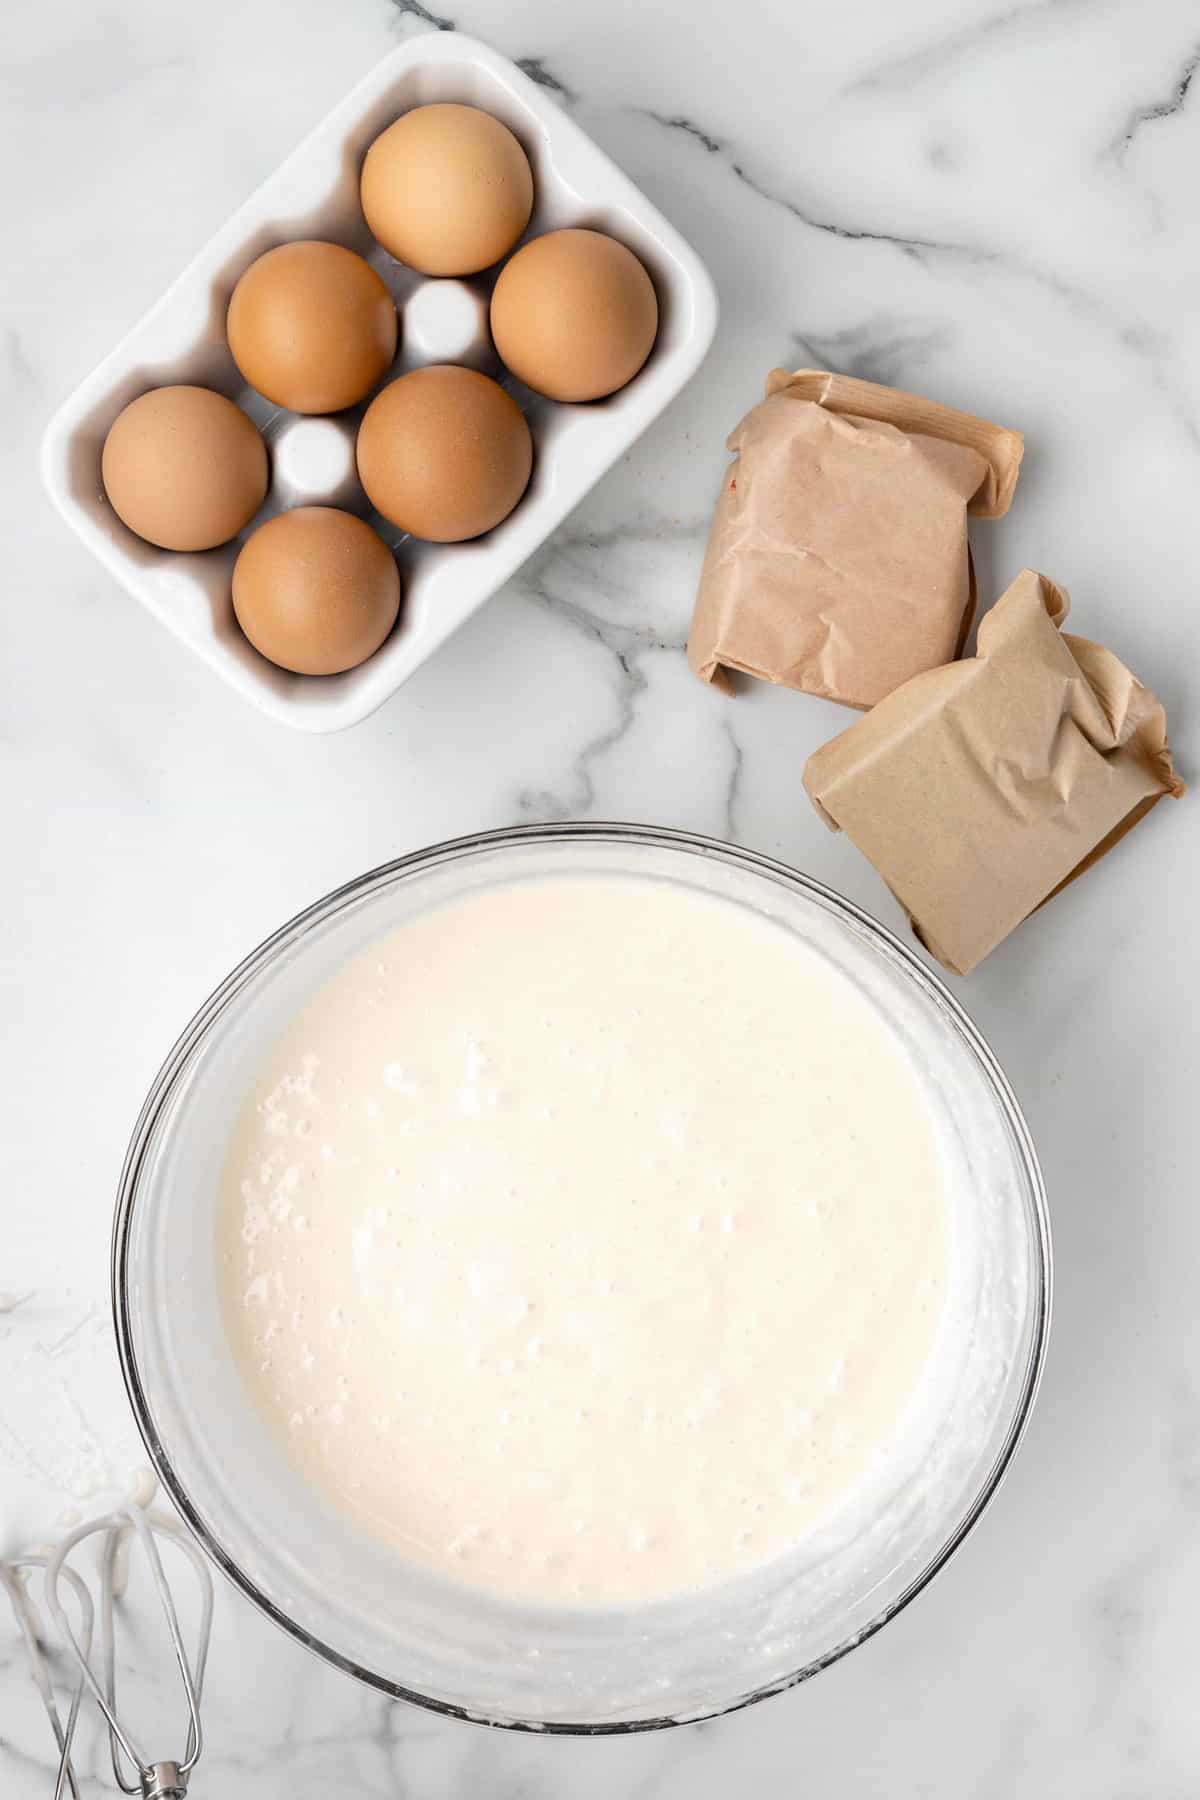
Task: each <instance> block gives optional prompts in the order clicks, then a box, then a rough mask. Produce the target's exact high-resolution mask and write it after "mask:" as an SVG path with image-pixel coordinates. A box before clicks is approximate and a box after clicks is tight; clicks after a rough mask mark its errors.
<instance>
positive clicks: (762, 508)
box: [688, 369, 1023, 707]
mask: <svg viewBox="0 0 1200 1800" xmlns="http://www.w3.org/2000/svg"><path fill="white" fill-rule="evenodd" d="M728 448H729V449H730V450H732V451H733V452H734V454H735V456H736V458H737V460H736V462H734V464H733V465H732V467H731V468H730V470H729V471H728V473H727V475H726V478H725V484H724V487H723V488H722V490H721V496H720V499H719V500H718V501H717V508H716V513H715V514H714V517H713V523H712V530H711V532H710V534H709V540H708V551H707V554H706V556H705V559H704V568H703V571H702V573H701V576H700V591H699V593H698V595H697V598H696V611H695V616H694V618H693V621H692V630H691V636H690V638H689V640H688V661H689V662H690V663H691V666H692V668H693V669H694V670H695V672H696V674H697V675H699V676H700V678H701V680H703V681H710V682H712V684H713V685H714V686H715V687H718V688H721V689H723V690H724V691H725V692H727V693H731V692H732V691H733V689H732V683H731V682H730V679H729V675H728V673H727V671H728V670H730V669H740V670H742V671H743V672H744V673H746V674H748V675H757V676H760V677H761V678H762V679H763V680H765V681H774V682H778V683H779V684H780V685H782V686H783V687H790V688H801V689H803V690H804V691H805V692H806V693H809V694H821V695H824V697H825V698H826V699H829V700H841V701H843V702H844V703H845V704H846V705H847V706H859V707H866V706H873V705H874V703H875V702H876V701H877V700H881V699H882V698H883V696H884V695H885V694H889V693H891V691H892V689H893V688H895V687H899V685H900V683H901V682H903V681H907V680H908V679H909V677H910V676H912V675H917V674H920V672H921V671H922V670H923V669H934V668H937V667H938V665H939V664H941V663H946V662H950V661H951V660H952V659H953V658H954V657H955V656H957V655H958V654H959V652H960V651H961V649H962V647H963V644H964V642H965V640H966V635H967V632H968V630H969V629H970V625H971V617H972V614H973V612H974V582H973V577H972V573H971V566H970V555H969V551H968V548H967V514H968V513H972V514H974V515H975V517H977V518H982V519H998V518H1000V516H1001V515H1002V514H1003V513H1006V512H1007V511H1008V507H1009V502H1010V501H1011V500H1012V495H1013V489H1014V488H1015V486H1016V483H1017V471H1018V469H1019V468H1020V464H1021V452H1022V449H1023V441H1022V439H1021V437H1020V435H1019V434H1018V433H1017V432H1015V431H1004V430H1002V429H1001V427H1000V426H999V425H989V424H988V423H987V421H986V420H984V419H975V418H972V417H971V415H970V414H969V413H961V412H955V411H954V410H953V409H952V408H951V407H948V406H938V405H936V404H935V403H934V402H933V401H931V400H920V399H918V398H917V397H916V395H914V394H904V393H901V392H900V391H899V390H898V389H896V388H886V387H877V386H876V385H875V383H874V382H871V381H856V380H853V379H852V378H851V377H849V376H846V375H828V374H823V373H821V372H820V371H819V370H815V369H798V370H797V371H796V372H795V374H789V373H788V371H787V370H786V369H776V370H774V371H773V372H772V373H771V375H769V376H768V378H767V397H766V399H765V400H763V401H761V402H760V404H759V405H758V406H756V407H754V408H753V410H752V411H750V412H748V413H747V414H746V417H745V418H744V419H743V420H742V422H741V424H740V425H738V426H737V428H736V430H735V431H734V432H733V433H732V434H731V436H730V438H729V440H728Z"/></svg>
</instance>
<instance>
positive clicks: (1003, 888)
mask: <svg viewBox="0 0 1200 1800" xmlns="http://www.w3.org/2000/svg"><path fill="white" fill-rule="evenodd" d="M1067 605H1068V601H1067V596H1066V594H1065V593H1064V592H1063V591H1062V589H1061V588H1058V587H1056V586H1055V585H1054V583H1053V582H1052V581H1048V580H1047V579H1046V577H1045V576H1044V575H1037V574H1034V572H1033V571H1032V570H1031V569H1026V570H1025V571H1024V572H1023V573H1022V574H1021V575H1018V577H1017V579H1016V580H1015V581H1014V582H1013V584H1012V586H1011V587H1010V588H1009V589H1008V592H1007V593H1006V594H1004V595H1003V596H1002V598H1001V599H999V600H998V601H997V602H996V604H995V606H994V607H993V608H992V610H991V612H990V613H989V614H988V615H987V617H986V618H985V619H984V621H983V623H982V625H981V626H980V627H979V653H978V655H977V656H974V657H971V658H969V659H968V660H967V661H965V662H958V663H952V664H951V665H950V666H949V667H948V668H944V669H936V670H934V671H933V672H932V673H931V674H927V675H919V676H917V677H916V679H915V680H913V681H910V682H908V683H907V685H906V686H904V687H902V688H898V689H897V690H896V692H895V693H893V694H891V695H889V697H888V698H887V699H886V700H882V701H880V703H879V705H878V706H877V707H876V708H875V709H874V711H873V712H870V713H868V714H867V716H866V718H865V719H861V720H860V721H859V723H858V724H857V725H852V726H851V728H850V730H849V731H844V732H843V733H842V734H841V736H840V737H836V738H834V739H833V741H832V743H829V744H826V745H825V746H824V748H823V749H821V750H818V751H817V752H816V754H815V755H813V756H811V757H810V758H809V761H808V766H807V768H806V769H805V771H804V785H805V787H806V788H807V789H808V792H809V795H810V797H811V798H812V800H813V802H814V804H815V805H816V807H817V810H818V812H820V813H821V814H822V815H823V816H824V818H825V819H826V821H827V822H828V823H829V824H830V825H832V826H833V827H834V829H835V830H836V829H838V828H839V827H840V829H841V830H842V831H844V832H845V833H846V835H847V836H848V837H850V838H852V839H853V841H854V843H855V844H856V845H857V846H858V848H859V849H860V850H861V851H862V852H863V855H864V856H866V857H867V858H868V859H869V860H870V861H871V862H872V863H873V864H874V865H875V867H876V869H877V870H878V871H879V873H880V874H881V875H882V876H883V879H884V880H885V881H886V882H887V884H888V886H889V887H890V888H891V890H892V892H893V893H894V894H895V896H896V898H897V899H898V900H899V902H900V904H901V906H903V907H904V909H905V911H906V912H907V913H908V916H909V918H910V919H911V920H912V924H913V928H914V930H915V931H916V933H917V936H918V937H919V938H920V939H921V940H922V942H923V943H924V944H925V945H926V946H927V948H928V949H930V950H931V951H932V952H933V954H934V955H935V956H936V957H937V959H938V961H939V962H942V963H944V964H945V965H946V967H947V968H948V969H952V970H953V971H954V972H955V973H956V974H958V975H965V974H967V973H968V972H969V971H970V970H971V969H973V968H974V967H975V966H976V964H977V963H979V962H981V961H982V960H983V958H984V957H985V956H986V955H987V954H988V952H989V950H993V949H994V948H995V946H996V945H997V944H998V943H999V942H1000V940H1001V939H1002V938H1004V937H1007V935H1008V933H1009V932H1010V931H1011V930H1012V929H1013V927H1014V926H1015V925H1019V924H1020V922H1021V920H1022V919H1024V918H1026V917H1028V915H1029V914H1030V913H1031V912H1033V911H1034V910H1035V908H1037V907H1038V906H1040V905H1041V904H1042V902H1043V901H1045V900H1048V899H1049V898H1050V896H1051V895H1052V894H1055V893H1057V892H1058V890H1059V889H1060V888H1062V887H1065V886H1066V884H1067V883H1068V882H1069V881H1073V880H1074V878H1075V877H1076V876H1077V875H1082V874H1083V872H1084V870H1085V869H1088V868H1090V867H1091V865H1092V864H1093V863H1094V862H1097V861H1099V859H1100V857H1102V856H1103V855H1104V854H1105V853H1106V851H1108V850H1111V849H1112V847H1113V845H1114V844H1115V843H1116V842H1117V840H1118V839H1119V838H1121V837H1123V836H1124V835H1125V833H1126V832H1127V831H1129V830H1131V829H1132V827H1133V826H1134V825H1136V824H1137V822H1138V820H1139V819H1141V818H1144V817H1145V815H1146V813H1148V812H1149V810H1150V808H1151V807H1152V806H1153V805H1154V804H1155V802H1156V801H1158V800H1161V799H1162V797H1163V795H1164V794H1171V795H1174V796H1175V797H1178V796H1179V795H1181V794H1182V793H1183V791H1184V788H1183V783H1182V782H1181V781H1180V780H1179V779H1178V777H1177V776H1176V775H1175V772H1174V770H1173V768H1172V766H1171V751H1170V746H1169V745H1168V743H1167V722H1166V717H1165V715H1164V713H1163V709H1162V707H1161V706H1160V705H1159V703H1158V701H1157V700H1156V699H1155V698H1154V695H1153V694H1152V693H1150V692H1149V691H1148V690H1147V689H1146V688H1144V687H1143V686H1142V685H1141V683H1140V682H1139V681H1137V680H1135V678H1134V677H1133V676H1132V675H1131V674H1130V672H1129V670H1128V669H1127V668H1126V667H1125V665H1124V663H1122V662H1120V661H1118V659H1117V658H1116V657H1115V656H1114V655H1113V653H1112V651H1111V650H1106V649H1104V647H1103V646H1102V645H1100V644H1093V643H1089V641H1088V640H1087V638H1077V637H1071V636H1068V635H1067V634H1065V633H1060V631H1059V626H1060V625H1061V623H1062V621H1063V619H1064V618H1065V617H1066V612H1067Z"/></svg>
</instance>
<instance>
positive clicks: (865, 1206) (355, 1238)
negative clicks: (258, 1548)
mask: <svg viewBox="0 0 1200 1800" xmlns="http://www.w3.org/2000/svg"><path fill="white" fill-rule="evenodd" d="M946 1210H947V1209H946V1202H945V1198H944V1193H943V1175H942V1168H941V1159H940V1153H939V1147H938V1143H937V1137H936V1131H935V1125H934V1121H933V1117H932V1114H931V1112H930V1110H929V1107H928V1105H927V1102H926V1099H925V1096H924V1094H923V1092H922V1089H921V1086H920V1083H919V1081H918V1079H917V1077H916V1076H915V1074H914V1073H913V1072H912V1070H911V1068H910V1067H909V1063H908V1061H907V1059H906V1056H905V1053H904V1051H903V1049H902V1047H901V1046H900V1044H899V1043H898V1041H897V1040H896V1039H895V1038H894V1037H893V1036H892V1034H891V1032H890V1030H889V1028H888V1027H887V1026H886V1025H885V1024H884V1023H883V1021H882V1020H881V1019H880V1018H879V1017H878V1015H877V1014H876V1013H875V1012H874V1010H873V1009H872V1008H871V1007H870V1005H869V1004H868V1002H867V1001H866V1000H865V999H864V998H863V997H862V996H861V995H860V994H859V993H858V991H857V990H856V989H855V988H854V987H853V985H852V984H851V983H850V982H849V981H848V980H847V979H846V978H845V977H844V976H843V975H841V974H840V973H839V972H838V971H837V970H836V969H834V968H833V967H832V966H831V965H830V964H828V963H827V962H826V961H825V960H824V959H823V958H821V957H820V956H818V955H817V954H816V953H815V952H814V951H811V950H809V949H807V948H806V947H805V946H804V945H803V944H801V943H800V942H799V941H798V940H797V939H796V938H795V937H794V936H793V935H792V934H790V933H789V932H787V931H785V930H784V928H782V927H781V926H777V925H774V924H772V923H770V922H769V921H768V920H766V919H764V918H762V917H760V916H759V915H758V914H756V913H754V912H751V911H750V910H748V909H746V908H744V907H741V906H739V905H736V904H734V903H733V902H729V901H724V900H718V899H714V898H711V897H708V896H706V895H702V894H698V893H696V892H695V891H693V890H690V889H686V888H683V887H679V886H675V885H673V884H668V883H666V882H658V881H652V880H646V879H640V878H627V877H621V876H596V877H564V878H561V879H538V880H530V881H525V882H515V883H512V884H509V885H506V886H502V887H496V888H492V889H490V890H488V891H486V892H481V893H478V894H476V895H473V896H470V897H468V898H466V899H463V900H459V901H456V902H454V903H452V904H449V905H446V906H443V907H441V908H439V909H436V910H434V911H431V912H429V913H427V914H425V915H424V916H423V917H421V918H420V919H418V920H416V921H415V922H413V923H409V924H406V925H404V926H402V927H401V928H400V929H399V930H398V931H396V932H395V933H394V934H393V935H392V936H390V937H388V938H385V939H382V940H380V942H379V943H377V944H376V945H375V946H373V947H372V948H371V949H370V950H369V951H368V952H367V953H365V954H363V955H361V956H360V957H358V958H357V959H356V960H354V961H352V962H351V963H349V964H348V965H347V966H346V967H345V968H344V969H343V970H341V971H340V973H339V974H337V975H336V977H335V978H334V979H333V980H332V981H331V982H330V983H329V984H328V985H327V986H326V987H325V988H324V989H323V990H322V991H321V992H320V993H319V994H318V995H317V997H316V998H315V1000H314V1001H313V1002H312V1003H311V1004H310V1005H309V1006H308V1007H307V1009H306V1010H304V1011H303V1012H302V1013H301V1014H300V1015H299V1016H298V1017H297V1018H296V1019H295V1020H294V1021H293V1022H292V1024H291V1025H290V1027H289V1028H288V1030H287V1031H286V1032H285V1034H284V1036H283V1038H282V1040H281V1041H280V1042H279V1044H278V1045H277V1046H276V1048H275V1050H274V1051H273V1053H272V1055H271V1057H270V1059H269V1060H268V1062H267V1064H266V1066H265V1067H264V1068H263V1070H262V1071H261V1073H260V1075H259V1077H258V1078H257V1080H256V1082H255V1084H254V1088H253V1091H252V1093H251V1094H250V1095H249V1096H248V1099H247V1103H246V1106H245V1109H244V1113H243V1116H242V1119H241V1122H240V1124H239V1127H238V1130H237V1133H236V1135H235V1138H234V1141H233V1144H232V1146H231V1150H230V1154H229V1159H228V1162H227V1166H226V1173H225V1180H224V1191H223V1194H222V1199H221V1211H220V1222H219V1227H218V1239H219V1241H218V1246H217V1249H218V1257H219V1262H220V1271H221V1282H222V1289H223V1297H224V1306H225V1315H226V1321H227V1326H228V1330H229V1333H230V1336H231V1338H232V1341H233V1344H234V1347H235V1351H236V1354H237V1356H238V1360H239V1363H240V1365H241V1368H242V1370H243V1372H244V1375H245V1379H246V1381H247V1383H248V1385H249V1388H250V1390H251V1391H252V1393H253V1396H254V1399H255V1401H256V1403H257V1404H258V1406H259V1407H260V1408H261V1410H262V1412H263V1413H264V1414H265V1416H266V1418H267V1420H268V1422H269V1424H270V1425H271V1427H272V1428H273V1429H274V1430H275V1431H276V1432H277V1433H278V1434H279V1436H280V1437H281V1438H282V1439H283V1440H284V1441H285V1443H286V1445H287V1448H288V1451H289V1453H290V1455H291V1457H292V1459H293V1460H294V1462H295V1464H296V1465H297V1467H298V1468H299V1470H301V1471H302V1472H303V1474H304V1475H305V1476H307V1477H308V1478H309V1479H311V1480H312V1481H313V1482H315V1483H316V1484H317V1485H318V1486H319V1487H320V1488H321V1489H322V1490H323V1491H324V1492H325V1493H326V1494H327V1495H328V1496H330V1497H331V1498H332V1499H333V1500H334V1501H335V1503H336V1505H337V1506H338V1507H339V1508H341V1509H342V1510H343V1512H344V1513H345V1514H347V1515H349V1517H351V1518H352V1519H354V1520H356V1521H358V1522H359V1523H360V1524H362V1525H364V1526H365V1527H367V1528H368V1529H369V1530H371V1531H372V1532H374V1533H376V1534H379V1535H382V1536H383V1537H384V1538H386V1539H387V1540H389V1541H391V1542H393V1543H394V1544H395V1545H396V1546H398V1547H399V1548H400V1549H401V1550H402V1551H403V1552H404V1553H405V1554H407V1555H409V1556H411V1557H413V1558H416V1559H418V1560H419V1561H420V1562H421V1563H423V1564H425V1565H427V1566H428V1567H430V1568H432V1569H434V1570H436V1571H438V1572H440V1573H442V1574H445V1575H451V1576H454V1577H457V1578H458V1579H459V1580H465V1581H469V1582H472V1583H475V1584H478V1585H479V1586H481V1587H485V1588H488V1589H491V1590H493V1591H500V1592H504V1593H507V1594H514V1595H519V1596H522V1597H525V1598H528V1599H532V1600H537V1601H545V1602H551V1603H567V1604H578V1603H584V1604H604V1603H608V1602H626V1601H631V1600H639V1599H644V1598H650V1597H654V1596H660V1595H664V1594H668V1593H672V1592H675V1591H679V1590H683V1589H687V1588H693V1587H696V1586H699V1585H703V1584H707V1583H712V1582H717V1581H721V1580H724V1579H727V1578H729V1577H731V1576H733V1575H735V1574H737V1573H738V1572H740V1571H743V1570H745V1569H748V1568H750V1567H752V1566H754V1565H755V1564H758V1563H761V1562H763V1561H765V1560H766V1559H767V1558H769V1557H772V1556H774V1555H776V1554H778V1553H780V1552H782V1551H784V1550H785V1549H787V1548H788V1547H789V1546H790V1545H792V1544H794V1543H795V1542H796V1541H797V1540H798V1539H800V1538H801V1537H802V1536H803V1535H804V1533H805V1532H806V1531H808V1530H809V1529H810V1528H811V1527H812V1525H813V1524H814V1523H815V1522H816V1521H818V1520H821V1519H822V1518H823V1517H826V1516H828V1515H829V1514H830V1512H831V1510H832V1509H833V1508H834V1507H835V1506H836V1503H837V1502H838V1501H839V1499H841V1498H842V1497H843V1496H845V1495H846V1493H847V1491H848V1490H849V1489H850V1487H851V1486H852V1485H853V1484H854V1482H855V1481H856V1479H857V1478H859V1477H860V1476H861V1475H862V1474H863V1473H864V1471H865V1470H866V1469H867V1468H868V1466H869V1465H870V1463H871V1461H872V1459H873V1458H874V1457H876V1456H877V1455H878V1454H880V1453H883V1452H886V1448H887V1445H888V1441H889V1439H892V1440H894V1439H895V1436H896V1433H897V1429H898V1426H899V1425H900V1422H901V1418H902V1414H903V1413H904V1410H905V1407H906V1403H908V1402H909V1401H910V1399H911V1397H912V1395H913V1392H914V1389H915V1388H916V1386H917V1384H918V1382H919V1378H920V1376H921V1374H922V1371H923V1370H924V1368H925V1366H926V1364H927V1362H928V1359H929V1353H930V1349H931V1345H932V1342H933V1337H934V1332H935V1327H936V1325H937V1321H938V1318H939V1314H940V1311H941V1307H942V1299H943V1290H944V1287H945V1283H946V1269H947V1222H946Z"/></svg>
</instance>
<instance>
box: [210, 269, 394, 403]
mask: <svg viewBox="0 0 1200 1800" xmlns="http://www.w3.org/2000/svg"><path fill="white" fill-rule="evenodd" d="M225 329H226V333H227V335H228V338H229V348H230V350H231V352H232V354H233V360H234V362H235V363H236V364H237V366H238V368H239V369H240V370H241V372H242V374H243V375H244V376H245V377H246V380H247V381H248V382H249V383H250V386H251V387H254V388H257V389H258V391H259V393H260V394H265V395H266V397H267V399H268V400H273V401H274V402H275V404H276V406H286V407H287V408H288V410H289V411H290V412H298V413H332V412H341V411H342V409H343V408H344V407H347V406H356V405H357V404H358V402H359V401H360V400H365V399H366V397H367V395H368V394H369V393H370V391H371V389H372V388H373V387H374V386H375V385H376V383H377V382H378V381H380V380H381V379H382V378H383V376H384V375H385V374H386V372H387V370H388V367H389V365H390V364H391V361H392V358H393V357H394V356H395V354H396V335H397V329H398V327H397V321H396V308H395V305H394V303H393V301H392V296H391V295H390V294H389V293H388V290H387V287H386V286H385V284H384V283H383V282H382V281H381V280H380V278H379V276H378V275H377V274H376V273H375V271H374V269H373V268H371V266H370V264H369V263H366V262H364V261H363V259H362V257H361V256H356V255H355V253H354V251H353V250H345V249H343V248H342V246H341V244H323V243H320V242H318V241H316V240H315V239H311V238H309V239H303V240H301V241H300V242H298V243H294V244H280V245H279V246H278V247H277V248H276V249H274V250H268V251H267V253H266V255H265V256H260V257H259V258H258V260H257V261H256V262H252V263H251V264H250V267H249V268H248V269H247V270H246V272H245V274H244V275H243V276H242V278H241V280H240V281H239V282H238V284H237V286H236V287H235V288H234V290H233V294H232V296H231V298H230V301H229V313H228V317H227V319H226V322H225Z"/></svg>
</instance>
